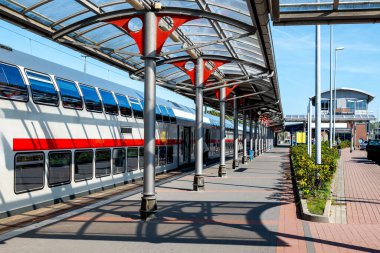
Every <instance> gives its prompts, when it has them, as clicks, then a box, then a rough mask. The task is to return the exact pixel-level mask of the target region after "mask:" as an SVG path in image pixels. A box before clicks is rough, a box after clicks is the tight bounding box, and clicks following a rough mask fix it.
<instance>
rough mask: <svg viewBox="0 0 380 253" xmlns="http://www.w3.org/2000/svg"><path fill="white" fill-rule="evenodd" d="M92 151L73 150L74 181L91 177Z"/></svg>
mask: <svg viewBox="0 0 380 253" xmlns="http://www.w3.org/2000/svg"><path fill="white" fill-rule="evenodd" d="M93 159H94V152H93V151H92V150H79V151H75V159H74V164H75V172H74V180H75V181H76V182H78V181H83V180H88V179H91V178H92V175H93V174H92V167H93Z"/></svg>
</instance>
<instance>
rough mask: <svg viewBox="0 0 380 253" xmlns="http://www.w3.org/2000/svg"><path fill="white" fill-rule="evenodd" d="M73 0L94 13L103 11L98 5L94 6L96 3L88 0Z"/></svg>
mask: <svg viewBox="0 0 380 253" xmlns="http://www.w3.org/2000/svg"><path fill="white" fill-rule="evenodd" d="M75 1H77V2H78V3H79V4H81V5H82V6H84V7H86V8H87V9H88V10H90V11H92V12H94V13H95V14H98V15H99V14H102V13H103V10H102V9H101V8H100V7H98V6H96V4H94V3H93V2H91V1H90V0H75Z"/></svg>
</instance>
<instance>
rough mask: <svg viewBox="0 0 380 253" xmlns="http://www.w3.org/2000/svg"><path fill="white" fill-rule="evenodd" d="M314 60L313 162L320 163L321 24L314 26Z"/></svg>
mask: <svg viewBox="0 0 380 253" xmlns="http://www.w3.org/2000/svg"><path fill="white" fill-rule="evenodd" d="M315 45H316V49H315V50H316V51H315V53H316V62H315V65H316V66H315V72H316V73H315V74H316V79H315V164H321V163H322V142H321V26H320V25H317V28H316V42H315Z"/></svg>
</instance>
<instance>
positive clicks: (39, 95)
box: [26, 70, 59, 106]
mask: <svg viewBox="0 0 380 253" xmlns="http://www.w3.org/2000/svg"><path fill="white" fill-rule="evenodd" d="M26 74H27V76H28V79H29V82H30V88H31V90H32V98H33V101H34V103H36V104H45V105H53V106H58V102H59V98H58V92H57V90H56V89H55V88H54V85H53V82H52V80H51V79H50V77H49V76H48V75H44V74H38V73H36V72H32V71H30V70H27V71H26Z"/></svg>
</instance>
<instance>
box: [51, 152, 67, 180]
mask: <svg viewBox="0 0 380 253" xmlns="http://www.w3.org/2000/svg"><path fill="white" fill-rule="evenodd" d="M70 181H71V151H57V152H55V151H54V152H50V153H49V167H48V185H49V186H50V187H53V186H57V185H63V184H69V183H70Z"/></svg>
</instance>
